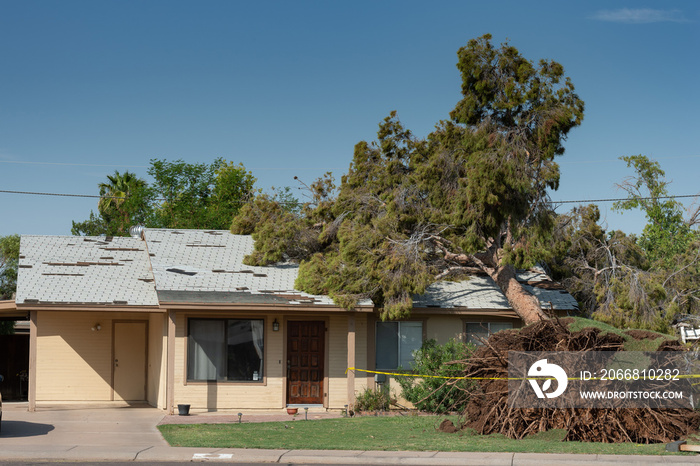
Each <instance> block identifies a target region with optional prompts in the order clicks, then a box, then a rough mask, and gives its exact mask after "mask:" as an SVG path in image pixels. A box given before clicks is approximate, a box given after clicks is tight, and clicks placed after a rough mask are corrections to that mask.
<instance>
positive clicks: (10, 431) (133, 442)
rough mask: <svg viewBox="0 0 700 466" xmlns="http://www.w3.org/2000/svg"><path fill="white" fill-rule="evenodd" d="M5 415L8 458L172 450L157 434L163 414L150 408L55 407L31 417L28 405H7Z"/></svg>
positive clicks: (0, 436) (1, 438) (2, 445)
mask: <svg viewBox="0 0 700 466" xmlns="http://www.w3.org/2000/svg"><path fill="white" fill-rule="evenodd" d="M2 413H3V414H2V432H0V451H2V452H3V454H4V455H11V454H12V453H17V455H21V454H27V455H28V454H30V453H33V454H36V453H39V452H45V453H48V454H50V453H51V452H55V453H56V454H62V456H63V457H65V458H70V457H71V456H72V455H71V454H70V452H71V451H74V452H76V453H77V452H78V451H80V450H83V449H84V447H89V449H90V450H92V451H100V450H104V455H105V457H113V455H112V453H114V452H119V453H120V455H119V456H120V457H123V458H124V459H133V458H135V457H136V456H137V455H138V454H139V452H143V451H145V450H148V449H150V448H153V447H166V446H167V445H168V444H167V443H166V442H165V440H163V437H162V436H161V435H160V432H159V431H158V429H156V425H157V424H158V422H159V421H160V420H161V419H162V418H163V416H164V412H163V411H161V410H159V409H155V408H153V407H150V406H148V405H137V406H131V407H115V406H114V405H109V404H107V405H65V406H64V405H55V406H46V407H41V408H39V409H38V410H37V411H36V412H33V413H30V412H28V411H27V403H11V402H5V403H3V405H2ZM100 456H101V455H100ZM20 457H21V456H20Z"/></svg>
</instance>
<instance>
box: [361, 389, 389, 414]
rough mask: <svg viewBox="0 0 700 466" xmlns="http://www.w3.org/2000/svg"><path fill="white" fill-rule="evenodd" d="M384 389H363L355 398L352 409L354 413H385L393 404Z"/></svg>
mask: <svg viewBox="0 0 700 466" xmlns="http://www.w3.org/2000/svg"><path fill="white" fill-rule="evenodd" d="M395 401H396V400H395V399H393V398H392V397H391V396H390V395H389V391H388V390H386V389H376V390H374V389H371V388H369V387H367V388H365V389H364V391H362V392H361V393H360V394H358V395H357V396H356V397H355V404H354V406H353V409H354V410H355V411H358V412H359V411H387V410H388V409H389V408H391V403H392V402H395Z"/></svg>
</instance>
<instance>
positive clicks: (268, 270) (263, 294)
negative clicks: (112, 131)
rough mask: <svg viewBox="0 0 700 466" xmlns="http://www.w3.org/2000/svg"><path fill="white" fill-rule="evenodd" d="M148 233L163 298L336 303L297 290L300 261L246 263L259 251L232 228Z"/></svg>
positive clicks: (152, 231)
mask: <svg viewBox="0 0 700 466" xmlns="http://www.w3.org/2000/svg"><path fill="white" fill-rule="evenodd" d="M145 237H146V244H147V245H148V251H149V253H150V260H151V265H152V268H153V275H154V277H155V281H156V289H157V291H158V297H159V299H160V301H161V302H192V303H227V302H230V303H258V304H264V303H267V304H292V305H298V304H303V305H328V306H334V303H333V300H332V299H330V298H329V297H328V296H318V295H311V294H308V293H302V292H301V291H297V290H295V289H294V281H295V280H296V278H297V274H298V269H299V266H298V265H296V264H291V263H284V264H276V265H271V266H267V267H251V266H248V265H245V264H243V258H244V257H245V256H246V255H247V254H250V253H251V252H253V238H251V237H250V236H247V235H232V234H231V233H230V232H228V231H212V230H208V231H205V230H165V229H162V230H161V229H149V230H147V231H146V235H145ZM362 304H364V305H368V306H371V305H372V303H371V302H365V303H362Z"/></svg>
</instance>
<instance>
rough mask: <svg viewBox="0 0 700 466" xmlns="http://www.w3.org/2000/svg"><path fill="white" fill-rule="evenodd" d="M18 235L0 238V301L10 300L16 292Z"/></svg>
mask: <svg viewBox="0 0 700 466" xmlns="http://www.w3.org/2000/svg"><path fill="white" fill-rule="evenodd" d="M19 242H20V237H19V235H8V236H2V237H0V300H1V299H12V294H13V293H14V292H15V291H16V290H17V268H18V265H19Z"/></svg>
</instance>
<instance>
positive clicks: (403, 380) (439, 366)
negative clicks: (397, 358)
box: [396, 339, 475, 414]
mask: <svg viewBox="0 0 700 466" xmlns="http://www.w3.org/2000/svg"><path fill="white" fill-rule="evenodd" d="M474 349H475V348H474V345H472V344H471V343H469V344H468V343H464V342H461V341H459V340H455V339H452V340H450V341H448V342H447V343H445V344H444V345H438V344H437V342H436V341H435V340H427V341H425V343H423V346H422V347H421V349H419V350H418V351H416V352H415V353H414V363H413V364H411V369H412V370H413V373H414V374H415V375H418V376H420V375H432V376H438V377H447V378H435V377H422V378H421V377H415V376H413V377H411V376H406V377H404V376H397V377H396V381H397V382H398V383H399V385H401V389H402V390H401V396H403V397H404V398H405V399H406V400H408V401H410V402H411V403H413V405H414V406H415V407H416V408H417V409H419V410H421V411H427V412H430V413H438V414H442V413H447V412H451V411H457V412H462V411H463V410H464V407H465V406H466V402H467V400H468V399H469V393H470V392H471V390H472V387H473V382H472V381H470V380H463V379H456V378H452V377H463V376H464V373H465V372H464V371H465V366H466V364H465V363H466V360H467V359H469V357H470V356H471V354H472V352H473V351H474Z"/></svg>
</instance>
